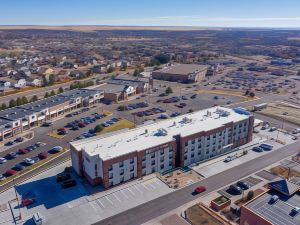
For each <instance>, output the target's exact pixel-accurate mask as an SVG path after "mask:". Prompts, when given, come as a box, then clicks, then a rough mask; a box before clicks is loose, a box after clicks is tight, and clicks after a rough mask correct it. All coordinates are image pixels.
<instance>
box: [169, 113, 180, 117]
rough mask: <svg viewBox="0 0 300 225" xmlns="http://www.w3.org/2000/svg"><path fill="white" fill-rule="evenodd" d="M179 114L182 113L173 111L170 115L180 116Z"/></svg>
mask: <svg viewBox="0 0 300 225" xmlns="http://www.w3.org/2000/svg"><path fill="white" fill-rule="evenodd" d="M179 115H180V113H179V112H174V113H172V114H171V115H170V116H171V117H176V116H179Z"/></svg>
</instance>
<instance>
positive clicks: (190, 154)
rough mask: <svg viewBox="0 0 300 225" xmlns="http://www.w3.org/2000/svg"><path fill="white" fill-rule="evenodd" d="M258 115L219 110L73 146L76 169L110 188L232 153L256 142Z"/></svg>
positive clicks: (83, 141) (178, 118) (118, 133)
mask: <svg viewBox="0 0 300 225" xmlns="http://www.w3.org/2000/svg"><path fill="white" fill-rule="evenodd" d="M253 126H254V116H253V115H251V114H250V113H248V112H243V111H241V110H236V111H235V110H232V109H227V108H223V107H214V108H210V109H206V110H202V111H198V112H194V113H190V114H186V115H183V116H179V117H176V118H173V119H168V120H164V121H161V122H157V123H152V124H149V125H144V126H140V127H137V128H135V129H132V130H125V131H124V130H123V131H119V132H115V133H112V134H107V135H104V136H98V137H92V138H89V139H85V140H80V141H76V142H71V143H70V149H71V158H72V165H73V168H74V170H75V171H76V172H77V173H78V174H79V175H80V176H83V177H85V178H86V179H87V180H88V181H89V182H90V183H91V184H92V185H103V186H104V187H105V188H109V187H112V186H114V185H117V184H120V183H123V182H125V181H128V180H131V179H135V178H140V177H142V176H144V175H148V174H151V173H154V172H159V173H164V172H166V171H169V170H171V169H174V168H176V167H185V166H189V165H191V164H193V163H196V162H201V161H205V160H208V159H211V158H214V157H217V156H219V155H222V154H225V153H227V152H230V151H232V150H233V149H234V148H236V147H238V146H241V145H244V144H246V143H248V142H250V141H251V140H252V135H253Z"/></svg>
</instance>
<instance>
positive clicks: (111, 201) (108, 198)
mask: <svg viewBox="0 0 300 225" xmlns="http://www.w3.org/2000/svg"><path fill="white" fill-rule="evenodd" d="M105 198H106V200H107V201H108V202H109V203H110V204H112V205H113V204H114V203H113V202H112V201H111V200H110V199H109V198H108V197H107V196H105Z"/></svg>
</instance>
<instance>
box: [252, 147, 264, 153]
mask: <svg viewBox="0 0 300 225" xmlns="http://www.w3.org/2000/svg"><path fill="white" fill-rule="evenodd" d="M252 150H253V151H255V152H263V151H264V150H263V149H262V148H261V147H253V148H252Z"/></svg>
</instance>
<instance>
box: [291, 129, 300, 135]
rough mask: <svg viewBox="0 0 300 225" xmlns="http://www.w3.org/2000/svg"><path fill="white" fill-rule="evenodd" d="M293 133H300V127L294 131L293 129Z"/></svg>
mask: <svg viewBox="0 0 300 225" xmlns="http://www.w3.org/2000/svg"><path fill="white" fill-rule="evenodd" d="M292 133H293V134H298V133H300V128H295V129H294V130H293V131H292Z"/></svg>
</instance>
